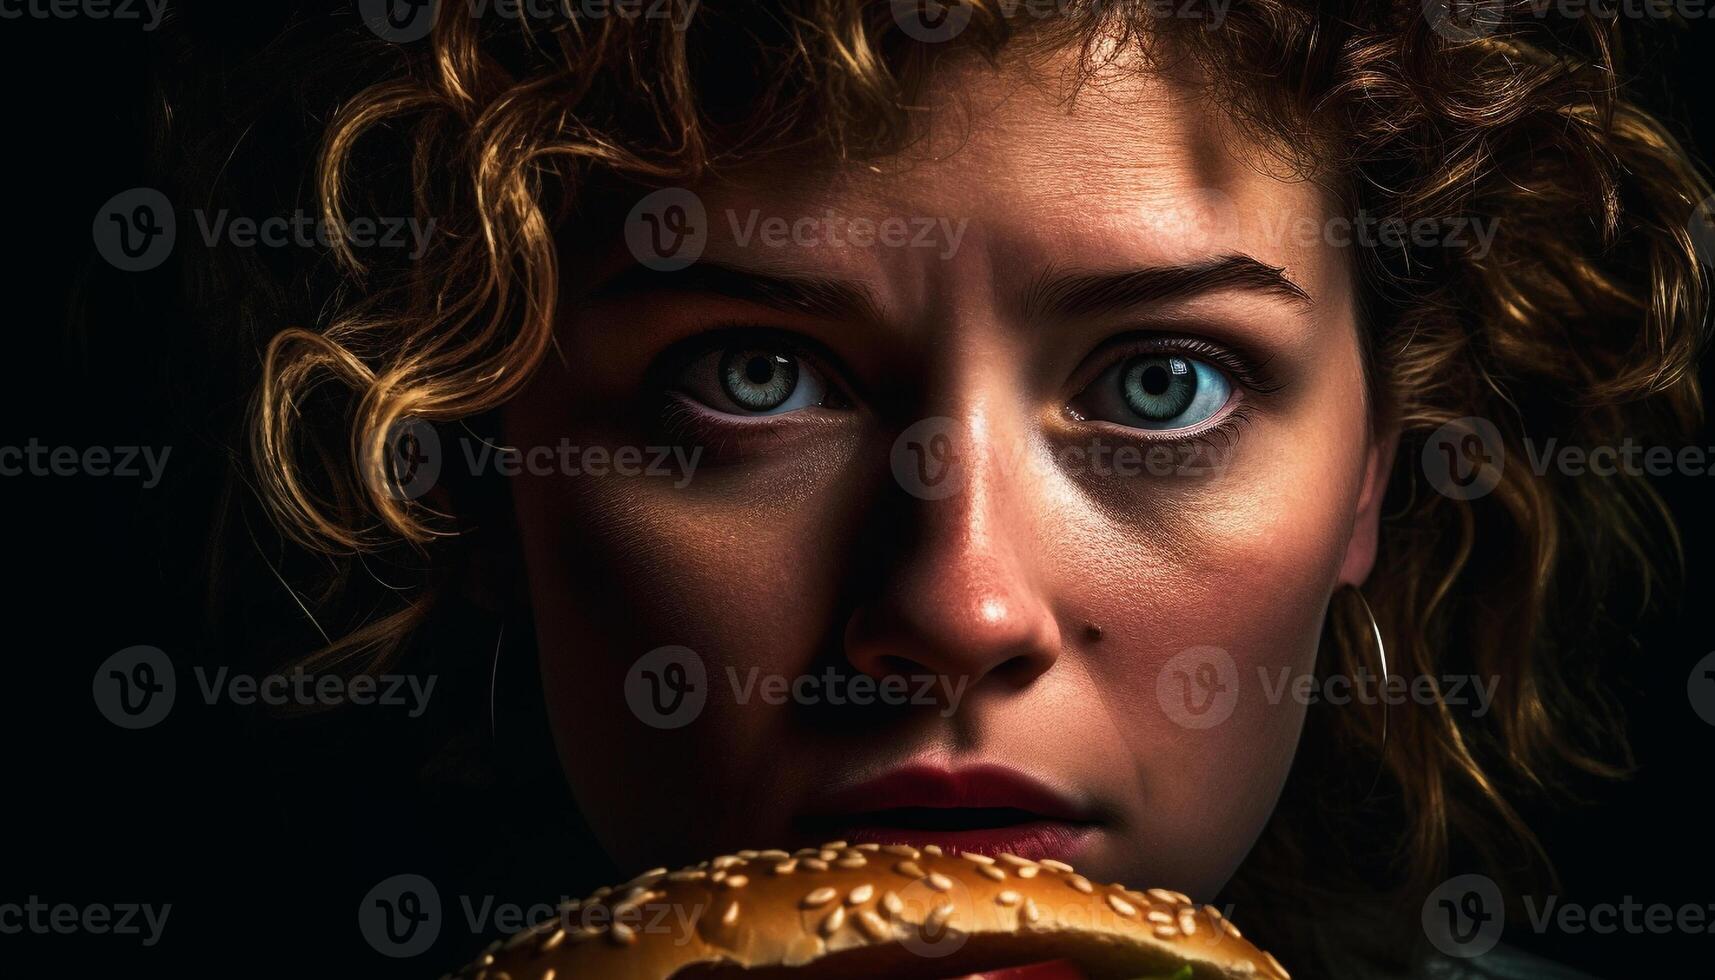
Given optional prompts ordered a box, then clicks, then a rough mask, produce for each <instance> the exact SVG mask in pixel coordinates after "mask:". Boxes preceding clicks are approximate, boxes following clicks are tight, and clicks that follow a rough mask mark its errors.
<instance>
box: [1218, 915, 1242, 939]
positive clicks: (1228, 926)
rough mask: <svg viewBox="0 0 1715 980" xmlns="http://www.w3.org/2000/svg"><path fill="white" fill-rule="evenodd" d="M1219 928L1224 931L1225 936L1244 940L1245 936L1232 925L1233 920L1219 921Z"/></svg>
mask: <svg viewBox="0 0 1715 980" xmlns="http://www.w3.org/2000/svg"><path fill="white" fill-rule="evenodd" d="M1221 928H1222V929H1224V930H1226V932H1227V935H1229V936H1231V937H1233V938H1234V939H1243V938H1245V934H1244V933H1242V932H1240V931H1239V927H1238V926H1235V925H1233V920H1231V919H1222V920H1221Z"/></svg>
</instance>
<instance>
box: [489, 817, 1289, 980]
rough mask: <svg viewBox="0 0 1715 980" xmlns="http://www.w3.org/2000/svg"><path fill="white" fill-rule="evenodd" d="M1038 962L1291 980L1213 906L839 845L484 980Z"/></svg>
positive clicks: (505, 961)
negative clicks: (1058, 961)
mask: <svg viewBox="0 0 1715 980" xmlns="http://www.w3.org/2000/svg"><path fill="white" fill-rule="evenodd" d="M1047 960H1064V961H1070V962H1071V963H1075V964H1077V965H1078V966H1079V967H1081V968H1082V969H1083V971H1084V972H1085V973H1086V974H1087V975H1088V976H1089V977H1090V978H1091V980H1107V978H1124V980H1132V978H1137V977H1157V976H1160V977H1168V976H1171V975H1173V974H1175V973H1176V971H1180V970H1182V969H1183V968H1184V967H1187V966H1188V967H1189V968H1190V972H1191V976H1193V977H1195V978H1197V980H1206V978H1241V977H1242V978H1266V980H1287V974H1286V971H1285V970H1284V969H1282V968H1281V966H1280V964H1279V963H1278V962H1276V961H1275V959H1274V957H1272V956H1270V955H1268V954H1267V953H1264V952H1262V951H1260V950H1258V949H1257V948H1256V947H1254V946H1252V945H1251V944H1250V943H1249V942H1247V941H1245V939H1244V938H1243V937H1241V936H1240V935H1239V930H1238V929H1237V928H1236V927H1235V926H1233V924H1232V923H1230V922H1228V921H1227V920H1226V919H1225V918H1223V917H1222V915H1221V914H1220V912H1218V911H1216V910H1215V909H1214V908H1213V907H1210V906H1196V905H1193V904H1191V902H1190V900H1189V899H1187V898H1186V897H1185V896H1184V895H1181V894H1179V893H1177V892H1169V891H1163V890H1161V889H1153V888H1152V889H1150V890H1148V891H1145V892H1138V891H1133V890H1131V889H1128V888H1124V887H1122V886H1119V885H1097V884H1094V883H1092V882H1090V881H1089V880H1088V879H1086V878H1084V877H1083V876H1082V875H1079V874H1078V873H1076V872H1075V871H1073V870H1072V868H1071V867H1069V866H1067V865H1065V864H1062V863H1060V862H1058V861H1040V862H1038V861H1030V860H1026V859H1024V858H1020V857H1015V856H1013V855H1010V854H1007V855H1002V856H1001V857H1000V858H998V859H991V858H988V857H985V856H983V855H978V854H947V853H943V852H942V851H941V850H940V849H939V848H935V847H925V848H921V849H919V848H915V847H907V846H904V845H891V844H890V845H886V846H877V845H875V844H860V845H858V846H856V847H849V846H847V845H846V843H845V842H844V841H835V842H833V843H830V844H827V845H824V846H823V847H820V848H806V849H803V850H800V851H798V852H796V853H792V854H789V853H787V852H785V851H778V850H770V851H740V852H739V853H738V854H732V855H722V856H721V857H717V858H714V859H713V860H709V861H704V862H701V863H700V864H696V865H693V866H691V867H689V868H684V869H682V870H679V871H674V872H668V871H667V870H666V869H665V868H657V869H655V870H653V871H648V872H645V873H644V874H641V875H639V876H637V877H636V878H634V879H632V880H631V881H628V882H626V883H625V884H623V885H619V886H617V887H615V888H601V889H597V890H596V892H595V893H594V894H593V895H591V896H590V897H589V898H587V899H584V900H581V901H574V902H568V903H566V904H565V905H563V906H561V908H560V910H559V914H558V915H557V916H556V917H555V918H553V919H550V920H549V921H547V922H543V923H540V924H538V925H536V926H534V927H532V928H530V929H527V930H525V931H524V932H521V933H519V934H517V935H516V936H513V937H512V938H510V939H508V940H506V941H504V942H501V943H495V944H494V945H492V946H490V947H489V949H488V951H487V952H485V953H484V954H483V955H482V956H481V957H479V958H478V960H477V962H475V963H473V964H471V965H470V966H469V967H467V968H466V969H465V970H464V972H463V973H462V974H460V975H461V976H465V977H476V976H483V977H485V980H500V978H510V980H571V978H579V980H583V978H589V980H621V978H624V980H666V978H679V980H693V978H710V980H716V978H724V977H730V978H735V980H762V978H768V977H835V978H858V977H877V976H886V977H888V978H890V980H936V978H945V977H958V976H962V975H965V974H969V973H975V972H979V971H983V970H996V969H1003V968H1006V967H1015V966H1021V965H1025V964H1031V963H1038V962H1042V961H1047Z"/></svg>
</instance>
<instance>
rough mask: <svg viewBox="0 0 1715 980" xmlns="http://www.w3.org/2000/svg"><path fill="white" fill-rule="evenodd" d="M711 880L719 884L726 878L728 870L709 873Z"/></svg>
mask: <svg viewBox="0 0 1715 980" xmlns="http://www.w3.org/2000/svg"><path fill="white" fill-rule="evenodd" d="M709 880H710V881H712V882H714V883H715V884H717V885H718V884H720V883H721V882H723V881H725V880H726V871H725V870H724V869H723V870H720V871H716V872H715V873H714V874H712V875H709Z"/></svg>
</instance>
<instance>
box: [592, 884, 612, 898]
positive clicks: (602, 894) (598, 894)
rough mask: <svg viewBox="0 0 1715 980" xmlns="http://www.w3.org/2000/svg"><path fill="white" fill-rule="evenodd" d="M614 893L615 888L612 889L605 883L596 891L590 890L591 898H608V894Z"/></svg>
mask: <svg viewBox="0 0 1715 980" xmlns="http://www.w3.org/2000/svg"><path fill="white" fill-rule="evenodd" d="M612 894H613V889H612V888H609V887H608V886H606V885H603V886H601V887H600V888H597V889H596V890H595V891H593V892H590V898H592V899H595V898H606V897H608V896H609V895H612Z"/></svg>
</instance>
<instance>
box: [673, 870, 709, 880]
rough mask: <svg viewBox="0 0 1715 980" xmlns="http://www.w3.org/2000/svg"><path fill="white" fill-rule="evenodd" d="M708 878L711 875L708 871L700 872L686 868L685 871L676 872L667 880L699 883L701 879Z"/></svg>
mask: <svg viewBox="0 0 1715 980" xmlns="http://www.w3.org/2000/svg"><path fill="white" fill-rule="evenodd" d="M708 876H709V873H708V872H707V871H698V870H697V869H695V868H686V869H685V870H684V871H675V872H673V873H672V874H670V875H668V876H667V880H668V881H697V880H699V879H701V878H707V877H708Z"/></svg>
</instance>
